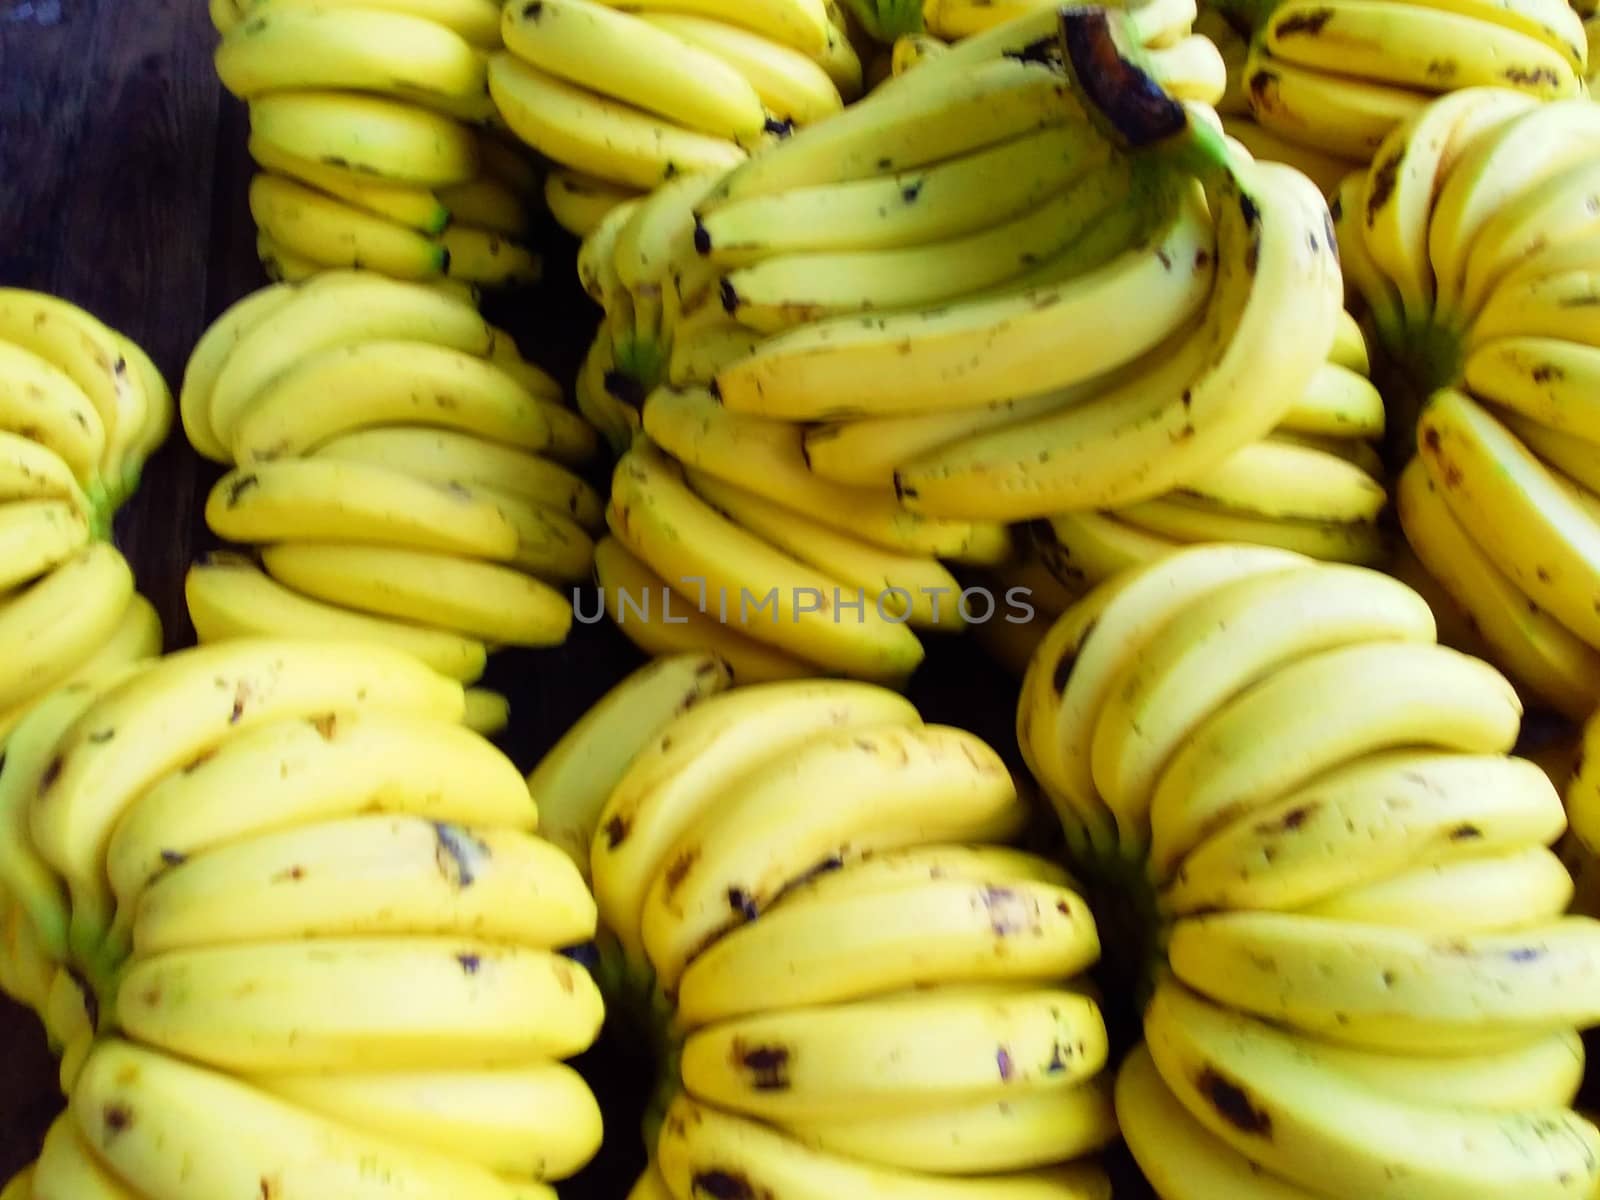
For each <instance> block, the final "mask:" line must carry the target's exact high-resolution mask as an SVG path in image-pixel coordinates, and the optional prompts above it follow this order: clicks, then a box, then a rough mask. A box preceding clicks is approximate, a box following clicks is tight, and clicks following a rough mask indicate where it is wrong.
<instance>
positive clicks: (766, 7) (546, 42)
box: [488, 0, 862, 236]
mask: <svg viewBox="0 0 1600 1200" xmlns="http://www.w3.org/2000/svg"><path fill="white" fill-rule="evenodd" d="M502 35H503V37H504V42H505V49H504V50H503V51H501V52H499V53H496V54H494V55H492V56H491V57H490V59H489V66H488V85H489V91H490V94H491V95H492V96H493V99H494V104H495V106H496V108H497V109H498V111H499V114H500V117H501V119H502V120H503V121H504V123H505V124H506V126H508V127H509V128H510V129H511V130H512V131H513V132H514V133H515V134H516V135H517V136H518V137H519V138H521V139H522V140H523V141H525V142H526V143H527V144H528V145H530V146H532V147H533V148H534V149H535V150H537V151H539V153H540V154H542V155H544V156H545V157H546V158H548V159H549V160H550V161H551V162H553V163H554V164H556V167H557V168H558V169H557V170H556V171H554V172H552V174H551V176H550V177H549V180H548V182H547V185H546V187H547V190H546V198H547V200H548V202H549V205H550V209H551V211H552V213H554V214H555V216H556V219H557V220H558V221H559V222H560V223H561V224H562V225H564V226H565V227H566V228H567V229H569V230H571V231H572V232H574V233H576V234H578V235H579V236H583V235H586V234H588V233H589V232H591V231H592V230H593V229H594V228H595V226H596V225H597V224H598V223H599V221H600V220H601V219H602V218H603V217H604V216H605V214H606V213H607V212H608V211H610V210H611V209H614V208H615V207H616V206H617V205H619V204H621V203H623V202H624V201H625V200H627V199H629V198H630V197H636V196H638V195H639V194H640V193H642V192H648V191H650V190H651V189H653V188H655V187H657V186H658V185H660V184H662V183H665V182H666V181H668V180H670V179H673V178H676V177H677V176H679V175H682V174H694V173H697V172H701V171H710V170H717V169H721V168H725V167H729V166H732V165H733V164H735V163H738V162H741V161H743V160H744V159H745V158H746V157H747V156H748V155H749V154H750V153H752V152H753V151H755V150H757V149H759V148H761V147H763V146H766V145H769V144H770V143H771V142H773V141H774V140H775V139H777V138H780V137H782V136H785V135H787V134H788V132H789V131H790V130H791V129H793V128H795V127H797V126H800V125H807V124H810V123H812V122H814V121H819V120H821V119H822V118H824V117H827V116H830V115H831V114H833V113H836V112H838V111H839V110H840V109H841V108H843V107H844V103H845V101H846V100H850V99H854V98H855V97H856V96H857V95H859V94H860V91H861V86H862V78H861V61H860V59H859V58H858V57H857V55H856V51H855V48H854V46H853V45H852V44H851V41H850V36H849V31H848V29H847V28H846V24H845V20H844V16H843V14H842V13H841V12H839V11H838V10H837V9H835V8H833V7H832V6H831V5H829V4H827V3H825V2H824V0H630V2H629V3H626V4H623V3H620V2H614V0H528V2H526V3H522V2H514V3H508V4H507V5H506V6H505V12H504V22H503V28H502Z"/></svg>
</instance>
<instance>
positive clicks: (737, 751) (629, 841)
mask: <svg viewBox="0 0 1600 1200" xmlns="http://www.w3.org/2000/svg"><path fill="white" fill-rule="evenodd" d="M736 678H737V676H736ZM891 724H900V725H904V726H907V727H914V726H917V725H919V724H920V718H919V717H918V716H917V711H916V709H915V707H913V706H912V705H911V703H910V702H909V701H907V700H906V699H905V698H904V697H903V696H901V695H899V694H898V693H895V692H892V691H889V690H888V689H886V688H880V687H875V686H873V685H870V684H865V683H855V682H850V681H845V680H820V679H810V680H804V681H796V682H792V683H782V682H771V683H766V684H764V685H762V686H741V687H738V688H735V689H734V690H733V691H732V692H731V693H729V694H728V695H726V696H719V697H715V698H713V699H711V700H708V701H705V702H703V703H701V704H700V705H698V706H696V707H695V708H694V709H692V710H691V711H689V712H688V713H685V714H682V715H680V716H679V717H677V718H676V719H675V720H673V721H672V722H671V723H670V724H669V725H667V726H665V727H664V728H663V729H662V730H661V733H660V736H656V737H652V740H651V741H650V742H649V743H647V744H645V745H643V746H642V747H641V748H640V749H639V750H638V751H637V752H636V754H635V755H633V756H632V757H631V758H630V759H629V761H628V763H627V765H626V767H625V769H623V770H622V771H621V772H620V777H619V778H618V779H617V781H616V784H615V786H614V787H613V788H612V789H611V791H610V793H609V796H608V797H607V799H606V800H605V801H604V804H603V807H602V808H601V810H600V813H599V818H598V820H597V822H596V824H595V833H594V838H593V843H592V847H591V848H590V851H589V860H590V863H591V865H592V867H593V874H594V879H593V883H594V891H595V898H596V900H597V902H598V904H599V906H600V914H601V919H602V921H603V923H604V924H605V926H606V927H607V928H608V929H610V930H611V931H612V932H613V933H614V934H616V936H617V938H618V940H619V941H620V942H621V943H622V946H623V948H624V950H626V951H627V952H629V953H630V954H632V955H633V956H634V957H636V958H642V957H643V943H642V941H641V938H640V921H641V918H642V914H643V912H644V907H645V900H646V897H647V895H648V894H649V891H650V888H651V885H652V884H653V883H654V882H655V879H656V877H657V876H658V875H659V874H660V873H661V871H662V869H663V867H664V866H665V865H666V864H667V861H668V858H669V856H670V854H671V851H672V847H673V846H674V845H675V844H676V843H677V842H678V841H679V840H680V838H682V837H683V836H685V835H686V834H688V833H689V832H690V831H691V830H692V829H693V828H694V827H695V826H696V825H697V824H698V823H699V822H700V821H702V820H703V819H706V818H708V817H709V815H710V813H711V812H713V811H715V806H716V805H717V804H718V803H720V802H722V801H723V800H724V798H725V797H728V796H730V795H731V794H732V792H731V785H732V784H734V783H735V782H736V781H738V780H740V779H742V778H744V777H745V776H747V775H749V774H750V773H751V772H753V771H754V770H755V769H756V768H758V767H760V766H762V765H763V764H769V765H770V764H772V763H774V762H776V761H777V760H778V759H779V758H780V757H781V756H783V755H786V754H791V753H793V752H795V751H796V750H797V749H798V748H799V747H800V746H801V745H803V744H804V743H805V742H807V741H808V740H810V739H811V738H813V737H816V736H818V735H820V734H821V733H823V732H824V731H826V730H828V729H831V728H842V729H858V728H859V729H869V728H880V729H881V728H884V727H887V726H889V725H891ZM536 794H537V793H536Z"/></svg>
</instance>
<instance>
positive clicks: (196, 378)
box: [178, 283, 301, 463]
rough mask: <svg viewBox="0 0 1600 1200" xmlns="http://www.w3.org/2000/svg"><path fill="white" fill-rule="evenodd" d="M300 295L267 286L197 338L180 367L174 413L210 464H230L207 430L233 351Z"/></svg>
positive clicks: (219, 442)
mask: <svg viewBox="0 0 1600 1200" xmlns="http://www.w3.org/2000/svg"><path fill="white" fill-rule="evenodd" d="M300 294H301V292H300V289H299V288H297V287H295V286H291V285H289V284H286V283H277V284H269V285H268V286H267V287H264V288H261V289H259V290H257V291H254V292H250V293H248V294H247V295H245V296H244V297H243V298H242V299H240V300H238V301H236V302H235V303H233V304H231V305H230V306H228V307H227V308H226V309H224V310H223V312H222V313H221V314H220V315H219V316H218V317H217V318H216V320H214V321H213V322H212V323H211V324H210V326H208V327H207V329H206V331H205V332H204V333H203V334H201V335H200V340H199V341H198V342H196V343H195V348H194V351H193V353H192V354H190V356H189V361H188V363H187V364H186V365H185V367H184V372H183V382H182V384H181V386H180V387H179V391H178V413H179V417H180V418H181V420H182V422H183V429H184V433H185V434H186V435H187V436H188V439H189V443H190V445H192V446H193V447H194V448H195V449H196V450H197V451H198V452H199V453H200V454H202V455H204V456H205V457H206V458H208V459H210V460H211V461H212V462H219V463H230V462H232V452H231V451H230V450H229V448H228V446H227V444H226V443H225V442H223V441H222V440H221V439H220V438H219V437H218V436H217V433H216V432H215V431H214V430H213V429H212V428H211V395H212V392H213V390H214V388H215V386H216V380H217V376H218V374H220V373H221V371H222V368H223V367H224V366H225V365H226V363H227V361H228V359H229V358H230V357H232V355H233V351H234V348H235V347H236V346H237V345H238V344H239V342H240V341H242V340H243V339H244V337H245V335H246V334H248V333H249V332H250V330H251V329H253V328H254V327H255V326H256V325H257V324H259V323H260V322H262V321H264V320H266V319H267V317H269V316H271V315H272V314H274V313H276V312H277V311H278V310H279V309H281V308H283V307H284V306H286V305H288V304H289V303H290V302H291V301H293V300H294V299H295V298H296V297H298V296H299V295H300Z"/></svg>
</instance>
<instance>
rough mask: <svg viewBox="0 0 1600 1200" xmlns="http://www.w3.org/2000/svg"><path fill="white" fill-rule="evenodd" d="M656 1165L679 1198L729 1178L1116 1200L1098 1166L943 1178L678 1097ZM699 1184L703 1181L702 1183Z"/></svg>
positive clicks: (814, 1189)
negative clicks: (819, 1146) (817, 1144)
mask: <svg viewBox="0 0 1600 1200" xmlns="http://www.w3.org/2000/svg"><path fill="white" fill-rule="evenodd" d="M656 1166H657V1168H658V1169H659V1170H660V1172H661V1176H662V1178H663V1179H664V1180H666V1183H667V1187H668V1189H669V1191H670V1193H671V1194H672V1195H674V1196H690V1195H693V1194H694V1191H693V1189H694V1188H695V1187H696V1186H700V1187H702V1188H703V1187H704V1185H705V1183H706V1181H712V1183H713V1186H715V1181H718V1180H723V1179H734V1180H748V1181H750V1186H752V1187H754V1188H757V1189H760V1190H758V1191H757V1193H756V1194H757V1195H760V1194H761V1191H766V1192H768V1193H769V1194H771V1195H773V1196H778V1195H782V1196H784V1197H785V1198H786V1200H835V1198H837V1197H839V1196H873V1197H879V1198H881V1200H911V1198H912V1197H917V1198H918V1200H980V1198H981V1200H1110V1196H1111V1183H1110V1180H1109V1179H1107V1177H1106V1176H1105V1174H1104V1173H1103V1172H1102V1171H1101V1169H1100V1168H1099V1167H1098V1166H1094V1165H1089V1164H1080V1165H1073V1166H1066V1167H1054V1168H1048V1169H1042V1170H1036V1171H1019V1172H1015V1173H1008V1174H1005V1175H995V1176H978V1177H976V1178H973V1179H941V1178H938V1177H936V1176H931V1175H927V1174H924V1173H921V1172H913V1171H908V1170H902V1169H898V1168H893V1167H882V1166H874V1165H872V1164H869V1163H864V1162H860V1161H857V1160H855V1159H851V1158H846V1157H843V1156H841V1155H835V1154H831V1153H828V1152H826V1151H822V1150H815V1149H812V1148H810V1147H807V1146H805V1145H803V1144H802V1143H801V1142H799V1141H797V1140H795V1139H794V1138H792V1137H789V1136H787V1135H785V1134H783V1133H779V1132H778V1131H776V1130H773V1129H769V1128H768V1127H766V1126H764V1125H761V1124H758V1123H756V1122H754V1121H749V1120H745V1119H744V1118H741V1117H734V1116H731V1115H729V1114H727V1113H722V1112H719V1111H717V1110H716V1109H715V1108H710V1107H707V1106H703V1105H700V1104H696V1103H695V1102H693V1101H692V1100H690V1099H688V1098H687V1097H685V1096H679V1097H678V1098H677V1099H675V1100H674V1101H673V1102H672V1105H671V1107H670V1108H668V1109H667V1115H666V1120H665V1122H664V1124H663V1126H662V1132H661V1140H660V1143H659V1145H658V1147H657V1150H656ZM697 1180H698V1181H700V1182H699V1184H698V1185H697V1184H696V1182H695V1181H697Z"/></svg>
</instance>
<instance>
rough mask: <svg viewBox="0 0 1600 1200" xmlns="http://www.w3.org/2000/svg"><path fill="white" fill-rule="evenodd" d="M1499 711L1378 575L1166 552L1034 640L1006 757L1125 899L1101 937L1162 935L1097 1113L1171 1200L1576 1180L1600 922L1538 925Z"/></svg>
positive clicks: (1544, 889) (1542, 917) (1477, 671)
mask: <svg viewBox="0 0 1600 1200" xmlns="http://www.w3.org/2000/svg"><path fill="white" fill-rule="evenodd" d="M1521 716H1522V706H1521V704H1520V702H1519V700H1518V698H1517V695H1516V692H1515V691H1514V690H1513V688H1512V687H1511V684H1510V683H1509V682H1508V681H1507V680H1506V679H1505V678H1504V677H1503V676H1501V675H1500V674H1499V672H1497V671H1496V670H1495V669H1494V668H1493V667H1491V666H1489V665H1488V664H1487V663H1484V662H1482V661H1481V660H1478V659H1474V658H1471V657H1469V656H1467V655H1464V654H1461V653H1459V652H1458V651H1455V650H1451V649H1448V648H1445V647H1442V646H1440V645H1438V644H1437V643H1436V641H1435V623H1434V620H1433V615H1432V612H1431V611H1430V609H1429V607H1428V606H1427V604H1426V603H1425V602H1424V601H1423V600H1422V598H1421V597H1420V596H1418V595H1417V594H1416V593H1414V592H1412V591H1411V590H1410V589H1408V588H1406V587H1405V586H1404V585H1402V584H1400V583H1398V582H1396V581H1395V580H1393V579H1391V578H1389V577H1388V576H1385V575H1382V574H1379V573H1377V572H1374V571H1370V570H1367V569H1364V568H1360V567H1352V566H1346V565H1328V564H1319V563H1316V562H1315V561H1313V560H1311V559H1307V558H1305V557H1302V556H1298V555H1293V554H1287V553H1285V552H1283V551H1281V550H1276V549H1271V548H1266V547H1245V546H1227V545H1214V546H1205V547H1195V548H1190V549H1186V550H1181V551H1176V552H1174V553H1172V554H1169V555H1168V556H1166V557H1165V558H1162V559H1160V560H1158V561H1156V562H1154V563H1152V564H1149V565H1147V566H1145V567H1141V568H1137V569H1135V570H1132V571H1129V572H1125V573H1123V574H1121V575H1119V576H1117V577H1116V578H1115V579H1113V580H1111V581H1110V582H1108V583H1106V584H1104V585H1102V586H1101V587H1099V588H1097V589H1095V590H1094V591H1093V592H1091V593H1090V594H1089V595H1088V596H1087V597H1085V598H1084V600H1082V601H1081V602H1080V603H1079V604H1078V605H1076V606H1074V607H1073V608H1072V609H1069V610H1068V612H1067V613H1066V614H1065V615H1064V616H1063V617H1062V618H1061V619H1060V620H1059V621H1058V623H1057V624H1056V625H1055V626H1054V627H1053V628H1052V629H1051V630H1050V632H1049V634H1048V635H1047V636H1046V638H1045V640H1044V642H1043V643H1042V645H1041V647H1040V650H1039V652H1038V654H1037V655H1036V657H1035V659H1034V662H1033V664H1032V667H1031V668H1030V671H1029V676H1028V678H1027V679H1026V680H1025V682H1024V685H1023V697H1022V701H1021V704H1020V706H1019V709H1018V737H1019V742H1020V743H1021V745H1022V747H1023V749H1024V751H1025V753H1026V755H1027V757H1028V760H1029V764H1030V767H1031V769H1032V770H1033V772H1034V773H1035V775H1036V777H1037V778H1038V779H1039V781H1040V782H1041V784H1042V785H1043V786H1044V788H1045V790H1046V791H1047V793H1048V794H1049V796H1050V798H1051V799H1052V801H1053V802H1054V803H1055V805H1056V807H1057V808H1058V811H1059V813H1060V815H1061V817H1062V820H1063V823H1064V825H1065V827H1066V829H1067V833H1068V837H1069V841H1070V842H1071V843H1072V845H1073V846H1074V847H1076V856H1077V857H1078V858H1079V860H1080V861H1081V862H1082V863H1084V864H1085V867H1084V869H1085V870H1086V871H1094V872H1098V873H1099V874H1100V876H1101V877H1102V878H1105V879H1108V880H1110V881H1112V883H1113V886H1117V887H1120V888H1121V889H1122V891H1121V893H1120V894H1119V895H1118V897H1117V901H1118V902H1117V904H1116V905H1115V906H1114V914H1113V915H1107V916H1105V917H1104V920H1106V921H1110V920H1113V919H1114V918H1115V916H1121V917H1122V919H1124V920H1126V914H1128V913H1129V911H1130V910H1133V911H1139V910H1141V909H1143V910H1145V912H1146V914H1147V918H1148V922H1149V924H1150V925H1152V926H1155V927H1158V928H1159V930H1160V933H1159V937H1158V938H1150V939H1148V942H1147V944H1149V945H1151V947H1152V949H1153V947H1154V946H1155V945H1159V946H1160V949H1161V955H1162V957H1163V958H1164V963H1162V964H1160V965H1158V966H1156V968H1155V969H1154V986H1153V996H1152V998H1151V999H1150V1001H1149V1003H1148V1006H1147V1007H1146V1009H1145V1012H1144V1034H1145V1049H1144V1050H1141V1051H1139V1052H1138V1053H1136V1054H1135V1055H1133V1056H1132V1057H1131V1058H1130V1059H1128V1060H1127V1062H1126V1063H1125V1064H1124V1065H1123V1067H1122V1068H1121V1073H1120V1078H1119V1080H1118V1096H1117V1112H1118V1116H1119V1118H1120V1121H1121V1128H1122V1132H1123V1135H1124V1137H1125V1138H1126V1140H1127V1141H1128V1144H1129V1145H1130V1146H1131V1148H1132V1150H1133V1152H1134V1155H1135V1157H1136V1158H1137V1159H1138V1161H1139V1164H1140V1166H1141V1167H1142V1169H1143V1170H1144V1172H1145V1174H1146V1176H1147V1177H1148V1178H1149V1179H1150V1180H1151V1182H1152V1183H1153V1184H1154V1185H1155V1187H1156V1189H1157V1191H1158V1192H1159V1193H1160V1194H1161V1195H1162V1196H1163V1197H1165V1198H1167V1200H1188V1198H1192V1197H1202V1196H1205V1197H1214V1196H1226V1197H1228V1198H1229V1200H1256V1198H1258V1197H1259V1198H1261V1200H1266V1198H1268V1197H1271V1198H1273V1200H1287V1198H1289V1197H1308V1198H1309V1197H1311V1196H1340V1197H1344V1196H1361V1197H1364V1198H1369V1200H1400V1198H1402V1197H1405V1198H1407V1200H1412V1198H1416V1197H1422V1196H1451V1197H1455V1198H1457V1200H1469V1198H1481V1200H1505V1198H1506V1197H1510V1196H1516V1197H1519V1198H1524V1197H1525V1198H1529V1200H1534V1198H1544V1197H1549V1198H1551V1200H1554V1198H1557V1197H1563V1198H1564V1197H1572V1198H1574V1200H1576V1198H1578V1197H1586V1196H1589V1195H1591V1194H1593V1191H1594V1189H1595V1188H1596V1186H1597V1185H1600V1130H1597V1129H1596V1128H1595V1126H1594V1125H1592V1124H1591V1123H1590V1122H1589V1121H1587V1120H1585V1119H1584V1118H1582V1117H1580V1116H1579V1115H1578V1114H1577V1113H1575V1112H1574V1111H1573V1110H1572V1109H1571V1107H1570V1106H1571V1104H1572V1101H1573V1098H1574V1097H1575V1095H1576V1094H1577V1089H1578V1085H1579V1083H1580V1081H1581V1079H1582V1075H1583V1063H1584V1056H1583V1050H1582V1045H1581V1042H1580V1039H1579V1030H1580V1029H1582V1028H1584V1027H1587V1026H1591V1025H1595V1024H1600V993H1597V992H1596V989H1595V986H1594V980H1595V978H1596V976H1597V973H1600V923H1597V922H1595V921H1593V920H1590V919H1587V918H1583V917H1575V916H1565V915H1563V914H1564V913H1565V911H1566V909H1567V906H1568V903H1569V901H1570V900H1571V898H1572V894H1573V885H1572V880H1571V878H1570V876H1569V875H1568V873H1567V871H1566V869H1565V868H1564V866H1563V865H1562V863H1561V861H1560V860H1559V859H1558V858H1557V857H1556V855H1555V854H1553V853H1552V852H1551V851H1550V850H1549V849H1548V848H1547V847H1548V846H1549V845H1550V844H1551V843H1553V842H1554V841H1555V840H1556V839H1557V838H1558V837H1559V836H1560V835H1561V834H1562V832H1563V830H1564V828H1565V826H1566V817H1565V814H1564V813H1563V809H1562V804H1561V797H1560V793H1559V792H1558V791H1557V789H1556V787H1555V786H1554V785H1553V784H1552V782H1551V780H1550V778H1549V777H1548V776H1547V775H1546V774H1545V772H1544V771H1543V770H1541V769H1540V768H1539V767H1538V766H1537V765H1535V764H1534V763H1531V762H1528V761H1525V760H1523V759H1519V758H1512V757H1508V752H1509V751H1510V749H1511V748H1512V746H1513V744H1514V743H1515V742H1516V740H1517V737H1518V733H1519V726H1520V724H1521ZM1586 824H1592V816H1591V817H1590V818H1589V820H1588V821H1587V822H1586ZM1141 890H1147V894H1148V896H1149V899H1148V900H1147V901H1146V902H1145V903H1144V904H1139V903H1138V902H1137V900H1136V897H1137V894H1138V892H1139V891H1141ZM1147 936H1148V931H1147ZM1139 966H1140V967H1141V969H1143V970H1149V969H1150V965H1149V964H1148V963H1146V964H1139Z"/></svg>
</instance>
